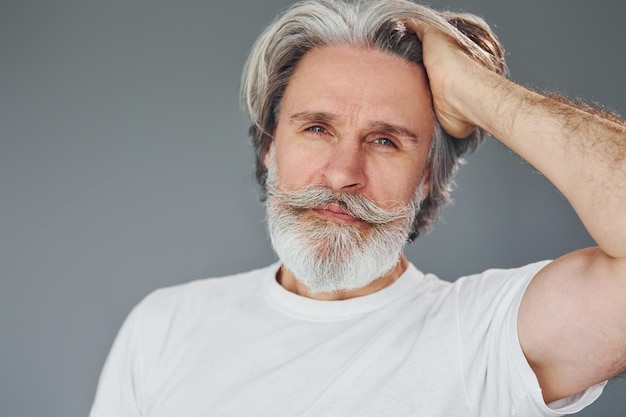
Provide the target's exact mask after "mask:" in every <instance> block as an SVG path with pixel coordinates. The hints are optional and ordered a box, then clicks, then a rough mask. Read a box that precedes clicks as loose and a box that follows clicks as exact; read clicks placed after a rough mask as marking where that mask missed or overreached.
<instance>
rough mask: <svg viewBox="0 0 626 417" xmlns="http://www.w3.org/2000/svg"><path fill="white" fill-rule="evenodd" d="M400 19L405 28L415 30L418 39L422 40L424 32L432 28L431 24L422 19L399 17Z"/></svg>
mask: <svg viewBox="0 0 626 417" xmlns="http://www.w3.org/2000/svg"><path fill="white" fill-rule="evenodd" d="M400 21H401V22H402V23H404V25H405V26H406V27H407V29H410V30H411V31H412V32H415V34H416V35H417V37H418V38H419V39H420V40H423V39H424V35H425V34H426V32H427V31H428V30H429V29H432V26H430V25H429V24H428V23H426V22H424V21H422V20H418V19H413V18H410V17H402V18H400Z"/></svg>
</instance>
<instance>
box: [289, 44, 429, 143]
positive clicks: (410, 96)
mask: <svg viewBox="0 0 626 417" xmlns="http://www.w3.org/2000/svg"><path fill="white" fill-rule="evenodd" d="M280 112H281V117H282V116H287V117H289V114H294V113H298V112H330V113H332V114H335V115H337V116H338V118H339V119H344V120H345V121H352V122H358V121H365V120H383V121H387V122H390V123H394V124H397V123H401V124H402V125H407V126H410V127H411V128H413V129H419V130H420V131H421V130H424V129H426V130H428V131H429V132H432V128H433V120H434V116H433V111H432V103H431V96H430V90H429V88H428V82H427V78H426V74H425V72H424V70H423V68H422V67H420V66H419V65H417V64H415V63H411V62H407V61H404V60H403V59H401V58H399V57H397V56H394V55H391V54H388V53H384V52H381V51H378V50H372V49H364V48H355V47H348V46H325V47H318V48H314V49H312V50H310V51H309V52H307V53H306V54H305V55H304V57H303V58H302V59H301V60H300V62H299V63H298V65H297V67H296V69H295V71H294V73H293V75H292V77H291V79H290V80H289V83H288V85H287V88H286V90H285V94H284V96H283V100H282V103H281V110H280ZM284 113H289V114H284Z"/></svg>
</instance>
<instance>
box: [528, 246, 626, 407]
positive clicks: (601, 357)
mask: <svg viewBox="0 0 626 417" xmlns="http://www.w3.org/2000/svg"><path fill="white" fill-rule="evenodd" d="M518 332H519V339H520V343H521V346H522V349H523V351H524V354H525V356H526V359H527V360H528V362H529V364H530V366H531V367H532V369H533V371H534V372H535V374H536V375H537V378H538V380H539V384H540V385H541V388H542V391H543V395H544V400H545V401H546V402H551V401H554V400H557V399H560V398H564V397H567V396H570V395H573V394H575V393H578V392H580V391H582V390H584V389H586V388H588V387H590V386H592V385H595V384H597V383H599V382H601V381H604V380H606V379H609V378H611V377H613V376H615V375H617V374H619V373H620V372H622V371H623V370H624V369H625V368H626V260H624V259H615V258H611V257H609V256H608V255H606V254H605V253H604V252H602V251H601V250H600V249H599V248H590V249H583V250H579V251H576V252H573V253H570V254H568V255H565V256H563V257H561V258H559V259H557V260H555V261H554V262H552V263H550V264H549V265H547V266H546V267H544V268H543V269H542V270H540V271H539V272H538V273H537V275H536V276H535V277H534V278H533V280H532V281H531V283H530V284H529V286H528V288H527V290H526V293H525V294H524V297H523V298H522V303H521V305H520V311H519V317H518Z"/></svg>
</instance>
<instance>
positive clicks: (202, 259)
mask: <svg viewBox="0 0 626 417" xmlns="http://www.w3.org/2000/svg"><path fill="white" fill-rule="evenodd" d="M288 3H289V1H287V0H273V1H263V2H261V1H256V0H242V1H238V2H232V3H231V2H227V1H225V0H221V1H212V2H209V1H176V2H173V1H172V2H162V1H147V0H131V1H118V0H109V1H100V2H92V1H83V0H76V1H71V0H58V1H54V2H48V1H44V0H33V1H27V0H4V1H2V2H1V3H0V415H1V416H11V417H18V416H20V417H21V416H24V417H26V416H28V417H32V416H39V415H41V416H44V415H45V416H48V417H55V416H59V417H61V416H64V417H66V416H84V415H86V414H87V413H88V410H89V406H90V404H91V401H92V398H93V393H94V391H95V388H96V382H97V377H98V374H99V372H100V368H101V366H102V363H103V361H104V359H105V356H106V353H107V351H108V349H109V347H110V345H111V343H112V341H113V337H114V335H115V333H116V331H117V329H118V328H119V326H120V324H121V322H122V320H123V319H124V317H125V316H126V314H127V313H128V311H129V310H130V309H131V308H132V306H133V305H134V304H135V303H137V302H138V301H139V300H140V299H141V298H142V297H143V296H144V295H145V294H147V293H148V292H149V291H151V290H152V289H155V288H157V287H160V286H164V285H171V284H176V283H180V282H184V281H189V280H192V279H196V278H202V277H207V276H215V275H222V274H229V273H234V272H238V271H244V270H247V269H250V268H254V267H259V266H263V265H266V264H268V263H270V262H272V261H273V260H274V255H273V253H272V251H271V248H270V245H269V243H268V241H267V238H266V234H265V226H264V222H263V219H264V212H263V207H262V206H261V205H260V204H259V203H258V201H257V192H256V188H255V185H254V181H253V177H252V166H253V159H252V152H251V148H250V145H249V144H248V138H247V135H246V132H247V121H246V119H245V117H244V115H243V114H242V113H241V112H240V110H239V103H238V89H239V77H240V70H241V67H242V65H243V62H244V59H245V57H246V54H247V52H248V50H249V48H250V46H251V44H252V42H253V41H254V39H255V38H256V36H257V35H258V34H259V33H260V31H261V30H262V28H263V27H264V26H265V25H267V24H268V23H269V21H270V20H271V19H272V18H273V17H274V16H275V14H276V12H277V11H278V10H279V9H280V8H282V7H284V6H285V5H287V4H288ZM592 3H593V4H592ZM431 5H433V6H435V7H437V8H450V9H452V10H466V11H472V12H475V13H477V14H479V15H482V16H483V17H485V18H486V19H487V20H488V21H489V22H490V23H492V24H493V25H494V27H495V30H496V32H497V33H498V35H499V37H500V38H501V40H502V41H503V43H504V44H505V46H506V48H507V55H508V62H509V66H510V69H511V76H512V78H513V79H514V80H517V81H519V82H521V83H524V84H527V85H530V86H533V87H534V88H539V89H544V88H553V89H557V90H559V91H561V92H563V93H565V94H567V95H568V96H570V97H575V96H580V97H584V98H585V99H587V100H589V101H597V102H601V103H603V104H605V105H606V106H608V107H610V108H613V109H614V110H616V111H618V112H619V113H621V114H624V113H625V111H626V87H625V84H624V82H623V74H624V64H625V59H626V56H625V54H624V40H625V38H626V36H625V35H626V25H625V24H624V5H623V3H620V2H619V1H618V0H612V1H605V2H589V1H573V0H572V1H565V0H559V1H557V0H553V1H544V0H526V1H523V2H522V1H501V0H474V1H471V0H466V1H462V0H456V1H455V0H441V1H432V2H431ZM458 184H459V189H458V191H457V192H456V194H455V199H456V204H455V205H454V206H451V207H449V208H448V209H447V210H446V212H445V221H440V222H439V223H438V224H437V225H436V228H435V230H434V232H433V233H431V234H430V235H429V236H427V237H425V238H421V239H420V240H419V241H418V242H416V243H415V244H413V245H411V246H410V247H409V248H408V249H407V254H408V257H409V258H410V260H411V261H413V262H415V263H416V264H417V265H418V266H419V267H420V268H421V269H423V270H425V271H430V272H435V273H437V274H439V275H440V276H442V277H443V278H446V279H454V278H456V277H458V276H459V275H462V274H468V273H472V272H477V271H480V270H483V269H485V268H488V267H514V266H519V265H521V264H524V263H528V262H532V261H535V260H539V259H544V258H554V257H557V256H559V255H561V254H564V253H566V252H568V251H570V250H573V249H576V248H579V247H583V246H587V245H591V244H592V240H591V239H590V238H589V236H588V235H587V233H586V232H585V230H584V229H583V227H582V226H581V224H580V223H579V221H578V220H577V218H576V216H575V215H574V213H573V211H572V210H571V209H570V208H569V206H568V204H567V202H566V201H565V200H564V198H563V197H562V196H561V195H559V194H558V192H556V191H555V190H554V188H553V187H552V186H551V185H550V184H548V183H547V182H546V180H545V179H544V178H543V177H542V176H541V175H539V174H538V173H536V172H534V171H533V170H532V169H530V168H529V167H528V166H527V165H525V164H524V163H523V162H522V161H521V160H520V159H519V158H517V157H516V156H515V155H513V154H511V153H510V152H509V151H508V150H506V149H505V148H504V147H503V146H502V145H500V144H499V143H497V142H496V141H495V140H493V139H490V140H489V142H488V143H487V144H486V145H485V146H484V147H483V148H482V150H481V151H479V152H478V153H477V154H474V155H472V156H471V157H470V158H469V164H468V165H467V166H465V167H464V169H463V170H462V172H461V175H460V177H459V180H458ZM624 394H626V383H625V381H624V380H621V381H617V382H612V383H611V384H609V386H608V387H607V389H606V394H605V395H604V397H603V398H602V399H601V400H599V401H598V402H597V403H596V404H594V405H593V406H592V407H590V408H589V409H588V410H587V411H585V412H584V413H582V415H585V416H624V415H625V414H626V400H625V399H624Z"/></svg>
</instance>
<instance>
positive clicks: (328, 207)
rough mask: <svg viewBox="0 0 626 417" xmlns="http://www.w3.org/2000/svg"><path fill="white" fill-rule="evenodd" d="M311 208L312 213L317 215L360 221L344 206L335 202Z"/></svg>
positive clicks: (347, 220)
mask: <svg viewBox="0 0 626 417" xmlns="http://www.w3.org/2000/svg"><path fill="white" fill-rule="evenodd" d="M311 210H312V211H313V213H315V214H317V215H319V216H322V217H326V218H330V219H336V220H342V221H345V222H349V223H357V222H361V220H360V219H359V218H357V217H354V216H353V215H351V214H350V213H349V212H348V210H346V209H345V208H344V207H342V206H341V205H340V204H337V203H329V204H325V205H322V206H317V207H313V208H312V209H311Z"/></svg>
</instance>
